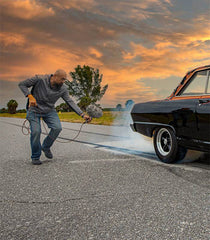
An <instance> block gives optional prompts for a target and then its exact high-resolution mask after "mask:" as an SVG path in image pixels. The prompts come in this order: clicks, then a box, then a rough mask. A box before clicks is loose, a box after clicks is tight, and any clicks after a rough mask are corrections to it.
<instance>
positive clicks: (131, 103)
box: [125, 99, 134, 110]
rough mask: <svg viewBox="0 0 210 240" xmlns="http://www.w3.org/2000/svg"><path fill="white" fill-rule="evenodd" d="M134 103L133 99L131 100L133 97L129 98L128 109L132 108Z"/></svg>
mask: <svg viewBox="0 0 210 240" xmlns="http://www.w3.org/2000/svg"><path fill="white" fill-rule="evenodd" d="M133 104H134V101H133V100H131V99H129V100H127V101H126V103H125V108H126V110H130V109H131V108H132V106H133Z"/></svg>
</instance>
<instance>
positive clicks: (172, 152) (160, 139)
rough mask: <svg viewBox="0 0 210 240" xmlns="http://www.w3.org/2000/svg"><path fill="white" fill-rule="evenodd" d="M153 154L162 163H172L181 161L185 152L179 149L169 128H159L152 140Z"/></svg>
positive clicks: (183, 149)
mask: <svg viewBox="0 0 210 240" xmlns="http://www.w3.org/2000/svg"><path fill="white" fill-rule="evenodd" d="M153 143H154V148H155V152H156V154H157V156H158V158H159V159H160V160H161V161H162V162H164V163H173V162H176V161H178V160H182V159H183V158H184V157H185V155H186V152H187V150H186V149H185V148H182V147H179V146H178V143H177V139H176V135H175V133H174V131H173V130H172V129H170V128H166V127H163V128H159V129H157V130H156V131H155V134H154V138H153Z"/></svg>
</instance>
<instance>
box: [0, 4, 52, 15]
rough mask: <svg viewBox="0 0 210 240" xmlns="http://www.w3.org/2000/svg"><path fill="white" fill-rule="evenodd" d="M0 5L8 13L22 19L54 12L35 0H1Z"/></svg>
mask: <svg viewBox="0 0 210 240" xmlns="http://www.w3.org/2000/svg"><path fill="white" fill-rule="evenodd" d="M0 7H1V8H2V9H3V10H4V11H6V12H7V13H8V14H9V15H11V16H14V17H18V18H22V19H31V18H35V17H48V16H52V15H54V14H55V13H54V11H53V9H52V8H46V7H44V6H43V5H41V4H40V3H38V2H36V1H35V0H13V1H8V0H1V2H0Z"/></svg>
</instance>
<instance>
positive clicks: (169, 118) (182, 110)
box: [131, 65, 210, 163]
mask: <svg viewBox="0 0 210 240" xmlns="http://www.w3.org/2000/svg"><path fill="white" fill-rule="evenodd" d="M209 75H210V65H208V66H203V67H199V68H196V69H194V70H192V71H189V72H188V73H187V74H186V76H185V77H184V78H183V80H182V81H181V83H180V84H179V85H178V87H177V88H176V89H175V90H174V92H173V93H172V94H171V95H170V96H169V97H168V98H166V99H164V100H160V101H151V102H146V103H138V104H135V105H134V106H133V108H132V110H131V117H132V120H133V124H131V128H132V129H133V131H136V132H139V133H140V134H143V135H145V136H148V137H153V144H154V148H155V152H156V154H157V156H158V158H159V159H160V160H161V161H162V162H165V163H172V162H176V161H178V160H182V159H183V158H184V157H185V154H186V152H187V149H192V150H198V151H203V152H208V153H210V79H209V78H210V76H209Z"/></svg>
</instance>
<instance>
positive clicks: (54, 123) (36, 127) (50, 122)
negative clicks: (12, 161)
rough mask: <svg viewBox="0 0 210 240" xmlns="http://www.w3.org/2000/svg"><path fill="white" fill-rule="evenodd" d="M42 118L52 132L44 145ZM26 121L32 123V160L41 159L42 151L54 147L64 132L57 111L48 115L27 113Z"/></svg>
mask: <svg viewBox="0 0 210 240" xmlns="http://www.w3.org/2000/svg"><path fill="white" fill-rule="evenodd" d="M40 118H42V119H43V120H44V122H45V123H46V124H47V126H48V128H50V132H49V134H48V136H47V137H46V138H45V139H44V141H43V144H42V145H41V143H40V136H41V123H40ZM26 119H27V120H28V121H29V122H30V129H31V136H30V143H31V159H39V158H40V156H41V152H42V149H44V150H48V149H50V147H51V146H52V145H53V143H54V141H55V140H56V138H57V137H58V135H59V133H60V132H61V130H62V127H61V122H60V119H59V117H58V114H57V112H56V111H55V110H52V111H50V112H48V113H42V114H40V113H36V112H33V111H30V109H29V110H28V111H27V116H26Z"/></svg>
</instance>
